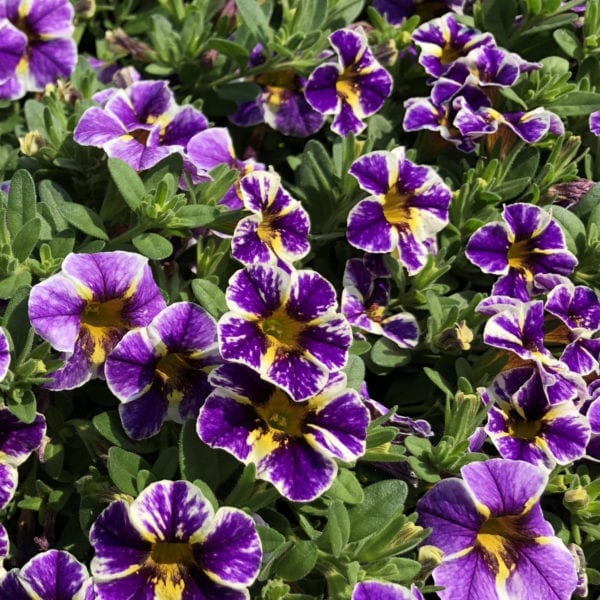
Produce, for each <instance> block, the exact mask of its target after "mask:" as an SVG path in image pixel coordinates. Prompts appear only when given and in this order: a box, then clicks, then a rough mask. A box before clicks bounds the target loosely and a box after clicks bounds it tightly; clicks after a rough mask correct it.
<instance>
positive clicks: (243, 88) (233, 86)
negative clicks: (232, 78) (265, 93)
mask: <svg viewBox="0 0 600 600" xmlns="http://www.w3.org/2000/svg"><path fill="white" fill-rule="evenodd" d="M216 92H217V95H218V96H220V97H221V98H224V99H225V100H232V101H234V102H249V101H251V100H254V99H255V98H257V97H258V96H259V95H260V92H261V88H260V87H259V86H258V85H257V84H256V83H253V82H251V81H243V82H239V83H229V84H227V85H224V86H223V87H220V88H218V89H217V90H216Z"/></svg>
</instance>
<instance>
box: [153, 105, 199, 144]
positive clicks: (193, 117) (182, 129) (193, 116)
mask: <svg viewBox="0 0 600 600" xmlns="http://www.w3.org/2000/svg"><path fill="white" fill-rule="evenodd" d="M207 127H208V121H207V119H206V117H205V116H204V115H203V114H202V113H201V112H200V111H199V110H198V109H196V108H194V107H193V106H184V107H183V108H181V110H180V111H179V112H178V113H177V114H176V115H175V117H173V120H172V121H170V122H169V124H168V125H167V126H166V127H165V132H164V135H163V136H162V140H161V143H162V144H164V145H165V146H182V147H183V148H187V145H188V142H189V141H190V140H191V139H192V137H194V135H196V134H197V133H199V132H200V131H203V130H205V129H206V128H207Z"/></svg>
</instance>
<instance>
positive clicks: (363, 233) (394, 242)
mask: <svg viewBox="0 0 600 600" xmlns="http://www.w3.org/2000/svg"><path fill="white" fill-rule="evenodd" d="M350 173H351V174H352V175H353V176H354V177H355V178H356V179H357V180H358V183H359V185H360V187H361V188H362V189H363V190H365V191H367V192H370V193H371V194H372V195H371V196H369V197H368V198H366V199H364V200H361V201H360V202H359V203H358V204H357V205H356V206H355V207H354V208H353V209H352V210H351V211H350V214H349V215H348V230H347V237H348V241H349V242H350V244H352V245H353V246H355V247H357V248H360V249H362V250H366V251H367V252H374V253H387V252H393V251H396V250H397V251H398V254H399V258H400V262H401V263H402V264H403V265H404V266H405V267H406V269H407V270H408V273H409V274H410V275H414V274H415V273H417V272H418V271H420V270H421V269H422V268H423V267H424V266H425V263H426V261H427V256H428V255H429V252H430V250H429V247H430V246H431V244H432V243H435V240H436V234H437V233H438V232H439V231H441V230H442V229H443V228H444V227H445V226H446V225H447V223H448V208H449V206H450V200H451V198H452V193H451V191H450V189H449V188H448V186H447V185H446V184H445V183H444V182H443V181H442V179H441V177H440V176H439V175H438V174H437V173H436V172H435V171H434V170H433V169H432V168H431V167H427V166H422V165H417V164H415V163H413V162H411V161H410V160H408V159H407V158H406V153H405V149H404V148H402V147H399V148H395V149H394V150H392V151H391V152H386V151H379V152H371V153H369V154H366V155H365V156H362V157H361V158H359V159H358V160H356V161H355V162H354V163H353V164H352V166H351V167H350Z"/></svg>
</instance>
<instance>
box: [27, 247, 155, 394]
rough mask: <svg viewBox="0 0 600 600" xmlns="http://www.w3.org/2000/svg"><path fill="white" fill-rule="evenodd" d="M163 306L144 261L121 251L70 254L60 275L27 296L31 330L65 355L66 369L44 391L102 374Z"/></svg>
mask: <svg viewBox="0 0 600 600" xmlns="http://www.w3.org/2000/svg"><path fill="white" fill-rule="evenodd" d="M163 308H165V301H164V299H163V297H162V296H161V293H160V290H159V289H158V287H157V285H156V283H155V282H154V278H153V276H152V271H151V270H150V267H149V266H148V259H147V258H144V257H143V256H140V255H138V254H134V253H132V252H120V251H119V252H104V253H96V254H69V255H68V256H67V257H66V258H65V260H64V262H63V266H62V271H61V272H60V273H57V274H56V275H52V277H49V278H48V279H46V280H45V281H42V282H41V283H38V284H37V285H35V286H34V287H33V289H32V290H31V295H30V297H29V319H30V321H31V325H32V327H33V329H34V331H35V332H36V333H37V334H38V335H39V336H41V337H42V338H44V339H45V340H46V341H48V342H50V344H51V345H52V347H53V348H55V349H56V350H58V351H60V352H63V353H65V360H66V363H65V365H64V366H63V367H61V368H60V369H59V370H58V371H55V372H54V373H52V381H51V382H50V383H49V384H47V387H49V388H50V389H55V390H63V389H73V388H76V387H79V386H81V385H83V384H84V383H85V382H86V381H88V380H89V379H90V378H91V377H93V376H96V375H102V373H103V369H104V361H105V360H106V356H107V355H108V354H110V352H111V351H112V349H113V348H114V347H115V345H116V344H117V342H118V341H119V340H120V339H121V338H122V337H123V335H125V333H126V332H127V331H129V330H130V329H133V328H134V327H142V326H144V325H147V324H148V323H149V322H150V321H151V320H152V319H153V318H154V317H155V316H156V315H157V314H158V313H159V312H160V311H161V310H162V309H163Z"/></svg>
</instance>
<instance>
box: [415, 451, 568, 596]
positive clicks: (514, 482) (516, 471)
mask: <svg viewBox="0 0 600 600" xmlns="http://www.w3.org/2000/svg"><path fill="white" fill-rule="evenodd" d="M461 473H462V477H463V480H460V479H457V478H454V477H453V478H450V479H444V480H443V481H440V482H439V483H437V484H436V485H435V486H434V487H433V489H431V490H430V491H429V492H427V494H425V496H424V497H423V498H421V500H419V502H417V512H418V514H419V518H418V521H417V522H418V523H419V524H420V525H422V526H423V527H431V528H432V532H431V535H430V537H429V538H427V543H428V544H431V545H434V546H437V547H438V548H440V549H441V550H442V551H443V552H444V559H443V562H442V564H441V565H440V566H438V567H437V568H436V569H435V570H434V571H433V577H434V580H435V583H436V585H441V586H444V588H445V589H444V590H443V591H441V592H438V594H439V596H440V598H441V599H442V600H450V599H452V600H480V599H481V598H485V599H486V600H501V599H508V598H510V599H511V600H529V599H530V598H555V599H556V600H568V599H569V598H571V594H572V592H573V590H574V589H575V586H576V585H577V573H576V570H575V561H574V559H573V557H572V555H571V553H570V552H569V551H568V549H567V548H566V546H565V545H564V544H563V542H562V541H561V540H560V539H559V538H558V537H556V536H555V535H554V531H553V529H552V526H551V525H550V523H548V521H546V520H545V519H544V516H543V513H542V509H541V507H540V503H539V499H540V496H541V495H542V493H543V491H544V489H545V487H546V483H547V481H548V475H547V473H546V471H545V470H543V469H539V468H537V467H535V466H533V465H531V464H529V463H526V462H523V461H514V460H505V459H493V460H487V461H485V462H478V463H471V464H469V465H467V466H465V467H463V468H462V469H461Z"/></svg>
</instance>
